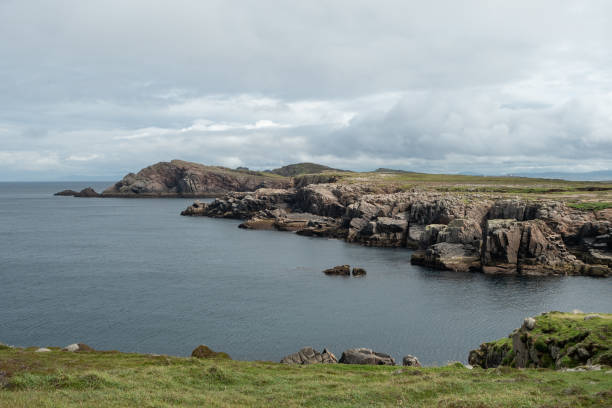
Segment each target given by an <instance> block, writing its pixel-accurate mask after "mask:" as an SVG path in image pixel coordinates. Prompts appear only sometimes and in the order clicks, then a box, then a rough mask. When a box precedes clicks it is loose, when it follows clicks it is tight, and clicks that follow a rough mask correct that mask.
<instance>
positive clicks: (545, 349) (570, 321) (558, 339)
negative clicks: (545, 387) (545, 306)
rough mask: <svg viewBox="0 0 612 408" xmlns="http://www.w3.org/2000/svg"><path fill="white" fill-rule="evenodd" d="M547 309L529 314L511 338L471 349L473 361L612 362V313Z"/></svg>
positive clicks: (528, 363) (555, 364)
mask: <svg viewBox="0 0 612 408" xmlns="http://www.w3.org/2000/svg"><path fill="white" fill-rule="evenodd" d="M589 316H593V315H584V314H581V313H578V314H569V313H560V312H550V313H544V314H542V315H540V316H537V317H535V318H532V317H529V318H526V319H525V320H524V322H523V325H522V326H521V327H520V328H519V329H516V330H514V331H513V332H512V333H511V334H510V335H509V336H508V338H505V339H501V340H498V341H495V342H490V343H483V344H481V345H480V347H479V348H478V349H476V350H472V351H470V354H469V356H468V361H469V363H470V364H472V365H475V366H480V367H482V368H491V367H497V366H500V365H504V366H511V367H519V368H524V367H545V368H557V369H558V368H566V367H576V366H580V365H585V364H586V365H592V364H607V365H612V315H610V314H607V315H606V314H600V315H598V316H597V317H593V318H587V317H589Z"/></svg>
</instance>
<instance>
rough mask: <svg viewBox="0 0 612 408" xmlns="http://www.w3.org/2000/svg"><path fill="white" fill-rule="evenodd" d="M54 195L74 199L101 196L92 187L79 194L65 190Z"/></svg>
mask: <svg viewBox="0 0 612 408" xmlns="http://www.w3.org/2000/svg"><path fill="white" fill-rule="evenodd" d="M54 195H56V196H72V197H100V194H98V193H96V191H95V190H94V189H93V188H91V187H87V188H84V189H82V190H81V191H79V192H77V191H74V190H63V191H60V192H58V193H55V194H54Z"/></svg>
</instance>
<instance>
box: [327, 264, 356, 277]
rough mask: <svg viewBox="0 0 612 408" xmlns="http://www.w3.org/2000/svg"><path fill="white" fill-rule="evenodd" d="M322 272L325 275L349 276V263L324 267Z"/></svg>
mask: <svg viewBox="0 0 612 408" xmlns="http://www.w3.org/2000/svg"><path fill="white" fill-rule="evenodd" d="M323 273H324V274H326V275H338V276H351V267H350V266H349V265H338V266H334V267H333V268H329V269H325V270H324V271H323Z"/></svg>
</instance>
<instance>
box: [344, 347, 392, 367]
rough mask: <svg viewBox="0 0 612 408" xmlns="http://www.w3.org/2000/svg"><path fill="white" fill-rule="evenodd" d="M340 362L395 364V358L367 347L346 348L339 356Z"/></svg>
mask: <svg viewBox="0 0 612 408" xmlns="http://www.w3.org/2000/svg"><path fill="white" fill-rule="evenodd" d="M339 363H342V364H364V365H395V360H394V359H393V357H391V356H390V355H388V354H385V353H377V352H375V351H372V349H368V348H355V349H348V350H346V351H345V352H344V353H342V356H341V357H340V361H339Z"/></svg>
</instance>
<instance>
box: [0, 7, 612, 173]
mask: <svg viewBox="0 0 612 408" xmlns="http://www.w3.org/2000/svg"><path fill="white" fill-rule="evenodd" d="M611 18H612V2H610V1H607V0H589V1H568V0H554V1H547V0H538V1H533V0H529V1H522V0H513V1H494V0H487V1H485V0H481V1H469V0H464V1H455V0H448V1H441V0H433V1H431V0H430V1H427V2H425V1H419V2H417V1H408V0H397V1H395V0H376V1H373V0H372V1H362V0H346V1H335V0H326V1H319V0H309V1H299V2H297V1H286V0H281V1H269V0H253V1H248V0H244V1H238V0H219V1H217V0H206V1H196V0H172V1H170V0H166V1H159V0H129V1H126V0H104V1H99V0H87V1H82V0H53V1H51V0H47V1H44V0H39V1H36V0H0V180H5V181H6V180H69V179H83V180H85V179H92V180H93V179H103V180H113V179H117V178H120V177H121V176H122V175H124V174H125V173H127V172H130V171H138V170H139V169H140V168H142V167H145V166H147V165H150V164H153V163H155V162H158V161H169V160H172V159H183V160H190V161H196V162H200V163H205V164H214V165H223V166H227V167H237V166H246V167H249V168H252V169H269V168H275V167H280V166H282V165H286V164H290V163H295V162H303V161H311V162H317V163H322V164H325V165H329V166H332V167H337V168H342V169H350V170H372V169H376V168H378V167H388V168H397V169H404V170H414V171H423V172H436V173H441V172H444V173H459V172H462V173H476V174H518V173H538V172H560V171H562V172H589V171H602V170H612V24H610V19H611Z"/></svg>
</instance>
